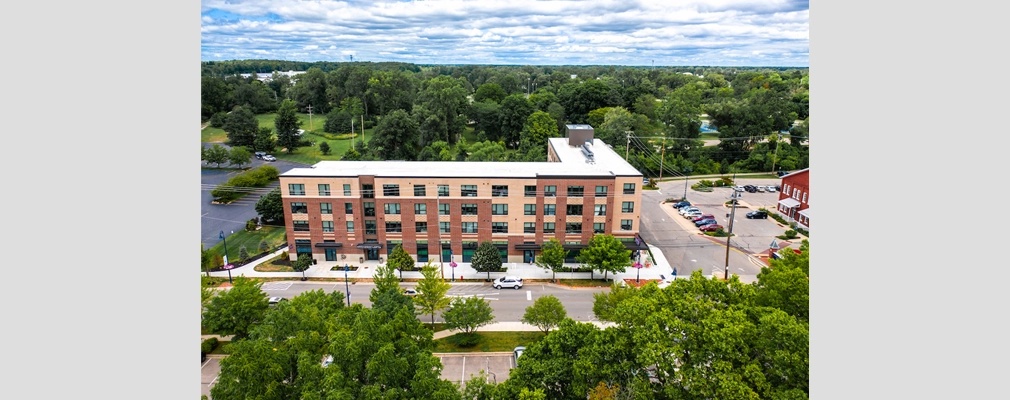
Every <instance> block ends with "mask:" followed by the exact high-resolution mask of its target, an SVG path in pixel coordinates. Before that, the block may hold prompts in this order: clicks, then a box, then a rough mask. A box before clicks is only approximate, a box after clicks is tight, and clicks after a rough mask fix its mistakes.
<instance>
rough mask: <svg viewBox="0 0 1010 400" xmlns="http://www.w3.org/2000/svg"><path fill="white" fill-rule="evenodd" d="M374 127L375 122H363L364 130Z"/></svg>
mask: <svg viewBox="0 0 1010 400" xmlns="http://www.w3.org/2000/svg"><path fill="white" fill-rule="evenodd" d="M374 126H375V121H372V120H367V119H366V120H365V129H372V127H374Z"/></svg>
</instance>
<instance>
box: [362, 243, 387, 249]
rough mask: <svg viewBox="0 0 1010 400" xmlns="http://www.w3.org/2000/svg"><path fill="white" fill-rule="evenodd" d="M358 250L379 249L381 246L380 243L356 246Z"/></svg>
mask: <svg viewBox="0 0 1010 400" xmlns="http://www.w3.org/2000/svg"><path fill="white" fill-rule="evenodd" d="M357 247H358V248H359V249H381V248H382V244H380V243H361V244H359V245H358V246H357Z"/></svg>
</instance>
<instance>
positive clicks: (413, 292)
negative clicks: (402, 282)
mask: <svg viewBox="0 0 1010 400" xmlns="http://www.w3.org/2000/svg"><path fill="white" fill-rule="evenodd" d="M418 293H420V292H418V291H417V290H416V289H409V288H408V289H404V290H403V294H405V295H407V296H410V297H414V296H417V295H418Z"/></svg>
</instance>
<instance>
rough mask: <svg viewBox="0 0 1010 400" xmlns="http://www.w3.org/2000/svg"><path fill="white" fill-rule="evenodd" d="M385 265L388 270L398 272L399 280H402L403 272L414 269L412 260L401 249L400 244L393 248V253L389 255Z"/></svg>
mask: <svg viewBox="0 0 1010 400" xmlns="http://www.w3.org/2000/svg"><path fill="white" fill-rule="evenodd" d="M386 265H387V266H388V267H389V268H392V269H395V270H398V271H400V279H403V270H405V269H411V270H412V269H414V258H413V257H411V256H410V254H409V253H407V251H406V250H404V249H403V245H402V244H398V245H396V247H394V248H393V252H392V253H389V258H387V259H386Z"/></svg>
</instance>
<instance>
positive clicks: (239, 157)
mask: <svg viewBox="0 0 1010 400" xmlns="http://www.w3.org/2000/svg"><path fill="white" fill-rule="evenodd" d="M228 162H229V163H231V164H232V165H237V166H238V167H239V168H242V166H243V165H245V164H249V163H250V162H252V154H251V153H249V150H246V149H245V147H232V148H231V151H230V152H228Z"/></svg>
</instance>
